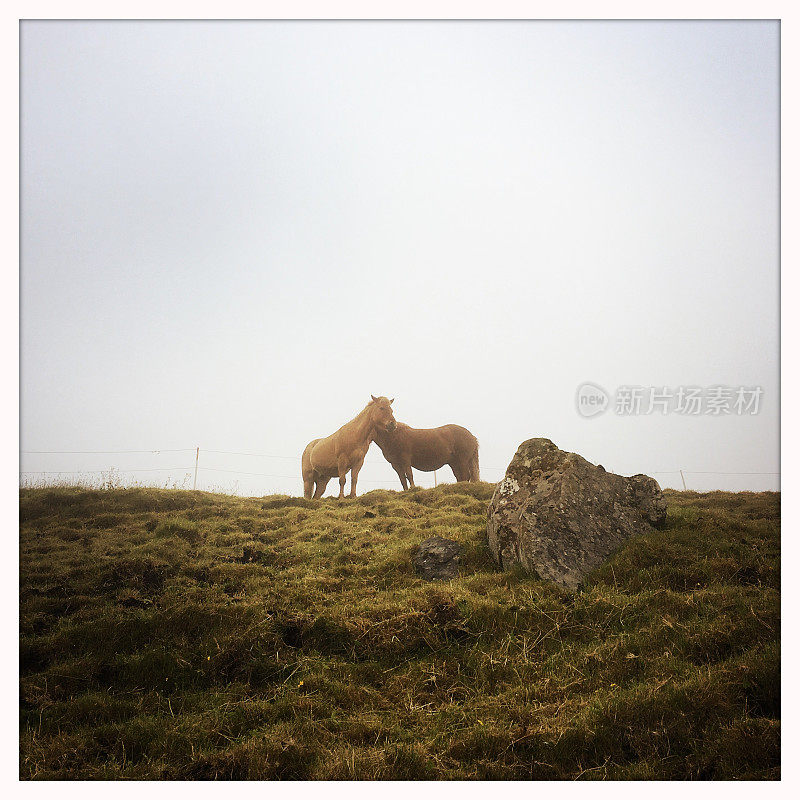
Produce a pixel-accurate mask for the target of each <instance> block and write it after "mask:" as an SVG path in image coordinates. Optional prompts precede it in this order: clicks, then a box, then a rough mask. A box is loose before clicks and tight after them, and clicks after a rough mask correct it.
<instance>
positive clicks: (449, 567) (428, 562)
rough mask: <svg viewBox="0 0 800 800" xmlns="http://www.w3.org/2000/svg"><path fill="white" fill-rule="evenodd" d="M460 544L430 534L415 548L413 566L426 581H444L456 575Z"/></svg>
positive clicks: (460, 549)
mask: <svg viewBox="0 0 800 800" xmlns="http://www.w3.org/2000/svg"><path fill="white" fill-rule="evenodd" d="M462 550H463V548H462V546H461V545H460V544H459V543H458V542H454V541H452V540H451V539H443V538H442V537H441V536H431V537H430V538H429V539H426V540H425V541H424V542H422V544H420V546H419V547H418V548H417V552H416V553H415V555H414V568H415V569H416V570H417V573H418V574H419V576H420V577H421V578H422V579H423V580H426V581H437V580H438V581H442V580H444V581H446V580H450V578H457V577H458V568H459V565H460V563H461V551H462Z"/></svg>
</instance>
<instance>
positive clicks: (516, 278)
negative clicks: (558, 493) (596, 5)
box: [21, 22, 779, 494]
mask: <svg viewBox="0 0 800 800" xmlns="http://www.w3.org/2000/svg"><path fill="white" fill-rule="evenodd" d="M778 46H779V27H778V24H777V23H773V22H665V23H661V22H641V23H624V22H563V23H562V22H462V23H458V22H452V23H451V22H376V23H365V22H242V23H236V22H208V23H202V22H201V23H198V22H108V23H96V22H64V23H62V22H24V23H22V272H21V290H22V305H21V320H22V330H21V359H22V376H21V389H22V398H21V401H22V429H21V433H22V449H23V451H34V450H36V451H41V450H47V451H59V450H63V451H93V450H95V451H121V450H160V451H166V450H179V451H180V450H183V449H186V452H175V453H167V452H161V453H159V454H155V453H143V454H136V453H83V454H81V453H62V454H57V453H53V454H42V453H23V456H22V467H21V468H22V470H24V471H33V470H43V471H55V470H84V471H87V470H102V469H108V468H109V467H111V466H114V467H116V468H117V469H119V470H121V471H125V470H126V469H139V470H145V469H163V471H160V472H136V473H127V477H128V478H129V479H137V480H140V481H143V482H148V483H150V482H159V481H160V482H161V483H162V484H163V483H164V482H167V481H176V480H177V481H181V480H182V479H183V477H184V475H185V474H186V473H187V472H189V473H190V472H191V471H192V468H193V464H194V453H192V452H189V451H188V449H190V448H194V447H195V446H197V445H199V446H200V448H201V452H200V472H199V481H198V486H199V487H201V488H207V487H215V488H218V489H222V490H227V491H230V490H232V489H235V490H237V491H239V492H241V493H245V494H264V493H267V492H274V491H282V492H287V493H292V494H299V493H300V492H301V491H302V483H301V480H300V476H299V470H300V461H299V459H300V454H301V452H302V450H303V448H304V446H305V445H306V443H307V442H308V441H309V440H310V439H312V438H317V437H320V436H324V435H327V434H329V433H332V432H333V431H334V430H335V429H336V428H338V427H339V426H340V425H342V424H343V423H344V422H346V421H347V420H349V419H350V418H352V417H353V416H354V415H355V414H356V413H357V412H358V411H359V410H360V409H361V408H363V406H364V405H365V404H366V402H367V401H368V400H369V397H370V394H376V395H378V394H381V395H387V396H389V397H394V398H396V399H395V402H394V409H395V414H396V417H397V418H398V419H399V420H401V421H403V422H407V423H408V424H410V425H413V426H415V427H433V426H437V425H442V424H445V423H449V422H455V423H459V424H461V425H464V426H466V427H468V428H469V429H470V430H471V431H473V433H475V435H476V436H477V437H478V438H479V440H480V442H481V464H482V473H483V476H484V478H485V479H487V480H498V479H499V478H500V477H501V476H502V473H503V471H504V469H505V466H506V465H507V463H508V461H509V460H510V458H511V457H512V455H513V454H514V451H515V449H516V447H517V445H518V444H519V443H520V442H521V441H523V440H524V439H527V438H530V437H533V436H543V437H547V438H550V439H552V440H553V441H554V442H555V443H556V444H557V445H558V446H559V447H561V448H563V449H566V450H571V451H575V452H578V453H580V454H581V455H583V456H585V457H586V458H588V459H589V460H590V461H593V462H594V463H602V464H604V465H605V467H606V468H607V469H609V470H613V471H615V472H619V473H622V474H633V473H636V472H646V473H649V474H652V475H654V476H655V477H656V478H657V479H658V480H659V481H660V482H661V483H662V485H665V486H676V487H679V486H680V485H681V484H680V476H679V475H678V474H677V473H675V472H672V474H670V472H671V471H675V470H678V469H683V470H687V471H689V472H690V474H688V475H687V476H686V478H687V482H688V483H689V486H690V488H697V489H710V488H732V489H739V488H754V489H762V488H777V486H778V476H777V475H723V474H699V473H731V472H762V473H775V472H777V471H778V469H779V456H778V446H779V419H778V412H779V408H778V399H779V398H778V386H779V383H778V380H779V360H778V347H779V338H778V336H779V328H778V308H779V305H778V302H779V283H778V280H779V271H778V234H779V231H778V222H779V216H778V178H779V171H778V170H779V163H778V156H779V140H778V135H779V127H778V111H779V95H778V66H779V57H778ZM585 381H591V382H593V383H596V384H598V385H599V386H601V387H603V388H604V389H605V390H606V391H607V392H608V394H609V396H610V398H611V407H610V408H609V409H608V410H607V411H606V412H605V413H602V414H599V415H598V416H596V417H593V418H590V419H589V418H584V417H582V416H581V415H580V414H579V413H578V411H577V410H576V402H575V395H576V390H577V388H578V386H579V385H580V384H582V383H583V382H585ZM718 385H722V386H727V387H733V388H735V387H740V386H744V387H748V388H752V387H756V386H757V387H761V389H762V390H763V395H762V396H761V397H760V404H759V410H758V413H757V414H751V413H746V414H739V413H736V411H732V413H730V414H722V415H719V416H716V415H713V414H707V413H702V414H697V415H695V414H678V413H674V412H670V413H668V414H666V415H664V414H660V413H653V414H644V413H642V414H638V415H636V414H634V415H624V414H620V413H617V408H616V406H615V400H614V398H615V396H616V393H617V390H618V388H619V387H625V386H639V387H645V388H646V387H651V386H655V387H659V389H661V388H662V387H668V389H669V390H670V391H676V390H677V389H678V387H680V386H694V387H701V388H704V389H709V388H710V387H714V386H718ZM643 405H644V406H646V405H647V403H646V402H645V403H644V404H643ZM214 450H217V451H220V450H222V451H234V452H255V453H263V454H269V456H274V457H266V456H241V455H234V454H232V453H214V452H210V451H214ZM212 468H213V469H212ZM170 470H171V471H170ZM223 470H228V471H223ZM234 471H237V472H239V473H244V472H250V473H261V474H260V475H245V474H235V472H234ZM691 473H693V474H691ZM282 476H285V477H282ZM27 477H29V478H36V477H37V476H33V475H31V476H27ZM46 477H48V478H54V477H56V476H53V475H50V476H46ZM418 478H419V482H420V483H421V484H423V485H432V484H433V475H432V474H429V475H426V474H423V473H418ZM438 479H439V480H452V479H453V478H452V475H451V474H450V471H449V469H447V468H446V469H445V470H444V474H443V473H442V472H440V473H439V475H438ZM190 483H191V481H190ZM334 484H335V482H332V483H331V487H330V488H331V489H332V490H334V491H335V490H337V489H338V486H334ZM378 486H385V487H394V486H396V487H397V488H399V481H398V480H397V478H396V476H395V474H394V472H393V471H392V470H391V467H390V466H389V465H388V464H387V463H386V462H385V461H384V460H383V458H382V455H381V453H380V451H379V450H378V449H377V446H376V445H373V447H372V449H371V450H370V453H369V455H368V456H367V461H366V464H365V467H364V470H363V471H362V473H361V478H360V481H359V489H360V490H361V491H366V490H368V489H370V488H376V487H378Z"/></svg>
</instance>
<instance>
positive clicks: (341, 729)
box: [20, 483, 780, 780]
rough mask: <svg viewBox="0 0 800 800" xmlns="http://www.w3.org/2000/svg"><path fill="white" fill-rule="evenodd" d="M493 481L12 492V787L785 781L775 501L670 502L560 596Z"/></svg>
mask: <svg viewBox="0 0 800 800" xmlns="http://www.w3.org/2000/svg"><path fill="white" fill-rule="evenodd" d="M493 488H494V487H493V486H492V485H489V484H484V483H479V484H466V483H462V484H450V485H443V486H439V487H438V488H436V489H427V490H426V489H416V490H413V491H410V492H407V493H405V494H402V493H397V492H392V491H374V492H369V493H368V494H365V495H363V496H362V497H360V498H358V499H357V500H345V501H342V502H339V501H336V500H333V499H325V500H323V501H321V502H319V503H315V502H311V501H306V500H303V499H300V498H296V497H283V496H273V497H265V498H248V499H242V498H237V497H232V496H226V495H215V494H209V493H203V492H185V491H175V490H157V489H142V488H139V489H113V490H97V491H92V490H85V489H77V488H76V489H70V488H52V489H27V490H23V491H21V493H20V520H21V538H20V557H21V565H20V669H21V716H20V725H21V753H20V775H21V777H22V778H26V779H27V778H49V779H53V778H62V779H63V778H71V779H108V778H141V779H211V778H231V779H247V778H260V779H326V780H338V779H344V780H347V779H571V778H582V779H603V778H607V779H692V778H700V779H729V778H740V779H741V778H751V779H752V778H756V779H777V778H779V777H780V644H779V642H780V613H779V612H780V533H779V531H780V495H779V494H777V493H760V494H753V493H747V492H744V493H738V494H731V493H725V492H712V493H709V494H697V493H693V492H680V493H679V492H667V493H666V495H667V499H668V503H669V514H668V520H667V526H666V529H664V530H661V531H653V532H652V533H651V534H648V535H647V536H644V537H640V538H638V539H636V540H632V541H631V542H629V543H628V544H627V545H626V546H625V547H624V548H623V549H622V550H621V551H619V552H618V553H617V554H616V556H615V557H614V558H613V559H612V560H611V561H609V562H608V563H607V564H605V565H604V566H603V567H601V568H600V569H599V570H597V571H596V572H595V573H593V574H592V575H591V576H590V579H589V580H588V581H587V583H586V586H585V587H584V589H583V590H582V591H581V592H580V593H578V594H576V595H571V594H569V593H568V592H566V591H563V590H561V589H559V588H558V587H556V586H553V585H550V584H547V583H543V582H541V581H537V580H534V579H531V578H529V577H526V576H525V575H523V574H521V573H518V572H513V573H501V572H498V571H497V570H496V568H495V566H494V564H493V562H492V561H491V558H490V556H489V554H488V551H487V547H486V540H485V539H486V534H485V523H486V517H485V515H486V504H487V501H488V499H489V497H490V496H491V493H492V490H493ZM435 534H438V535H441V536H444V537H446V538H450V539H455V540H457V541H459V542H461V543H462V544H463V545H464V547H465V556H464V558H463V559H462V575H461V577H460V578H458V579H455V580H452V581H448V582H446V583H438V584H429V583H424V582H423V581H421V580H420V579H419V578H418V577H417V576H416V575H415V573H414V570H413V567H412V563H411V557H412V553H413V551H414V548H415V546H416V545H417V544H419V542H420V541H422V540H423V539H425V538H427V537H428V536H432V535H435Z"/></svg>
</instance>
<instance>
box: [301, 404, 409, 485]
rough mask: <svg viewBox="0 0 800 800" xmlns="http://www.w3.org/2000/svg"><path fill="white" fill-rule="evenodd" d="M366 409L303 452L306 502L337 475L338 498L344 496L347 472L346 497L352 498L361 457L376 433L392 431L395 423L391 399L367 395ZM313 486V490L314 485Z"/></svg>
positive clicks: (311, 443)
mask: <svg viewBox="0 0 800 800" xmlns="http://www.w3.org/2000/svg"><path fill="white" fill-rule="evenodd" d="M370 396H371V397H372V400H370V401H369V403H368V404H367V406H366V408H364V410H363V411H362V412H361V413H360V414H359V415H358V416H357V417H355V418H354V419H351V420H350V422H348V423H347V424H346V425H342V427H341V428H339V430H338V431H336V433H332V434H331V435H330V436H327V437H326V438H324V439H314V441H312V442H309V443H308V445H306V449H305V450H304V451H303V459H302V472H303V495H304V496H305V497H306V499H309V498H310V497H311V494H312V492H313V494H314V499H315V500H317V499H319V498H320V497H322V493H323V492H324V491H325V487H326V486H327V485H328V481H329V480H330V479H331V478H334V477H336V476H337V475H338V476H339V499H340V500H341V499H342V498H343V497H344V484H345V481H346V480H347V473H348V471H349V472H350V497H355V496H356V481H357V480H358V473H359V471H360V469H361V465H362V464H363V463H364V456H366V454H367V450H369V446H370V444H371V443H372V440H373V439H374V438H375V434H376V433H377V432H378V431H381V432H390V431H393V430H394V428H395V425H397V423H396V422H395V419H394V414H392V409H391V405H392V403H393V402H394V398H392V399H391V400H387V399H386V398H385V397H375V395H370ZM315 484H316V489H315V488H314V485H315Z"/></svg>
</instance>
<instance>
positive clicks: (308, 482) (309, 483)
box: [303, 475, 314, 500]
mask: <svg viewBox="0 0 800 800" xmlns="http://www.w3.org/2000/svg"><path fill="white" fill-rule="evenodd" d="M312 494H314V478H307V477H306V476H305V475H304V476H303V497H305V499H306V500H310V499H311V495H312Z"/></svg>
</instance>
